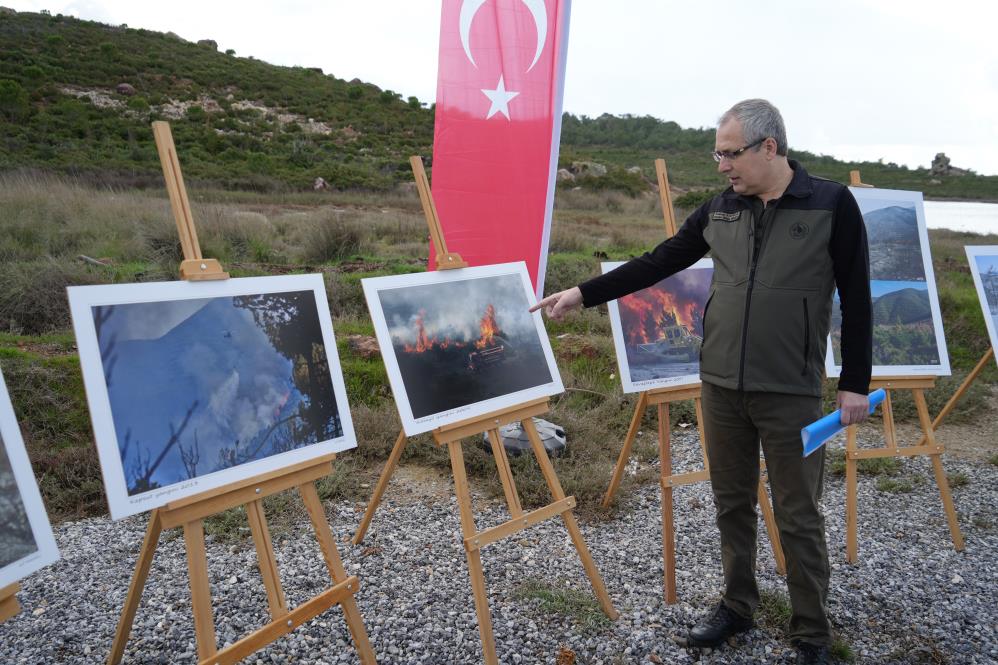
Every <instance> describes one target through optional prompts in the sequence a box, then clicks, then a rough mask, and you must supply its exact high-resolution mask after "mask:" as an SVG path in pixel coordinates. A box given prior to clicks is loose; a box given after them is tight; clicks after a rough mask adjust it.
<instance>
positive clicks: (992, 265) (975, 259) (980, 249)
mask: <svg viewBox="0 0 998 665" xmlns="http://www.w3.org/2000/svg"><path fill="white" fill-rule="evenodd" d="M964 249H965V250H966V251H967V260H968V261H969V262H970V274H971V275H973V276H974V286H976V287H977V297H978V298H980V300H981V311H983V312H984V325H985V326H987V328H988V337H989V338H990V339H991V348H992V349H993V350H994V351H995V357H996V358H998V245H976V246H971V245H968V246H966V247H964Z"/></svg>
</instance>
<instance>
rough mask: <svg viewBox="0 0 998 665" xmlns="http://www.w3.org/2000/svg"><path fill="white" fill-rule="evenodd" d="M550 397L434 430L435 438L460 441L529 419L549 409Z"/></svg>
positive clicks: (439, 442) (445, 440)
mask: <svg viewBox="0 0 998 665" xmlns="http://www.w3.org/2000/svg"><path fill="white" fill-rule="evenodd" d="M549 408H550V407H549V406H548V398H547V397H542V398H540V399H536V400H533V401H531V402H524V403H523V404H522V405H520V406H518V407H516V408H514V409H509V410H505V411H493V412H491V413H486V414H485V415H482V416H478V417H476V418H469V419H468V420H462V421H460V422H456V423H453V424H451V425H446V426H444V427H440V428H439V429H435V430H433V438H434V440H435V441H436V442H437V443H438V444H441V445H442V444H445V443H450V442H451V441H460V440H461V439H466V438H468V437H469V436H474V435H475V434H481V433H482V432H486V431H488V430H490V429H496V428H499V427H502V426H503V425H509V424H510V423H516V422H520V421H523V420H527V419H529V418H532V417H534V416H539V415H540V414H542V413H547V412H548V410H549Z"/></svg>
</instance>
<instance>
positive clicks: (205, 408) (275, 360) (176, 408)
mask: <svg viewBox="0 0 998 665" xmlns="http://www.w3.org/2000/svg"><path fill="white" fill-rule="evenodd" d="M303 278H305V279H303ZM307 278H315V279H312V280H309V279H307ZM250 279H253V280H255V281H254V282H253V283H255V284H259V285H260V287H258V288H259V289H260V290H254V291H253V292H246V289H247V287H246V286H245V284H240V282H241V281H242V280H229V281H228V284H223V283H219V284H218V285H217V286H215V287H214V288H215V289H216V291H218V290H222V291H224V290H225V288H226V287H227V286H229V285H231V286H232V287H233V289H235V290H230V291H229V292H228V293H232V294H233V295H215V296H213V297H204V298H190V297H169V295H166V294H164V292H169V291H170V289H171V288H177V289H181V290H190V288H191V287H190V285H186V286H185V285H183V284H182V283H168V284H160V285H156V286H158V287H159V288H160V290H161V292H160V293H158V294H155V295H150V294H148V293H147V294H145V295H144V297H143V299H142V300H141V301H138V302H136V301H129V300H130V299H128V298H122V299H121V300H122V301H120V302H117V303H114V302H113V297H114V296H113V295H111V296H110V297H109V296H108V295H107V294H112V292H111V291H107V292H103V293H104V295H103V298H101V297H100V294H101V293H102V292H101V291H99V289H102V288H106V289H110V288H112V287H79V289H80V290H81V292H82V289H85V288H89V289H91V290H90V291H87V292H86V293H88V294H90V299H91V300H96V301H97V302H102V304H94V303H90V304H89V305H88V306H86V307H85V308H84V306H83V305H82V304H80V303H77V306H78V311H79V312H80V314H81V315H80V316H77V315H76V313H75V312H74V323H76V325H77V327H78V332H77V338H78V340H79V339H81V338H84V336H81V334H80V328H82V327H83V326H84V325H86V323H89V324H90V330H89V331H88V332H89V335H88V336H85V337H92V338H93V344H94V346H96V349H93V348H89V349H88V348H87V347H88V346H89V345H88V344H87V343H86V342H85V341H81V342H80V351H81V359H83V358H84V357H86V359H87V361H88V362H87V365H85V378H86V376H87V373H89V375H90V378H91V381H92V382H91V383H88V384H87V391H88V396H91V393H93V395H92V396H91V397H92V398H91V413H92V414H93V415H94V418H95V431H96V432H97V433H98V450H99V452H100V453H101V458H102V464H103V463H104V459H105V458H110V456H111V455H114V456H115V457H116V458H117V459H116V460H114V462H115V463H114V464H110V463H108V464H104V469H105V480H107V478H108V476H109V475H110V476H114V477H115V478H116V483H115V484H117V485H120V486H121V487H122V489H123V490H124V493H125V494H126V495H127V497H129V498H134V499H135V500H136V501H153V499H152V498H141V497H169V499H173V498H177V496H176V495H175V494H174V495H172V496H171V494H173V493H174V492H175V491H179V488H183V489H185V490H191V492H193V491H194V490H195V489H197V487H198V485H202V482H201V479H202V478H206V477H207V478H209V479H212V480H210V481H208V482H218V483H221V480H220V477H221V476H222V474H225V475H224V478H225V481H226V482H235V481H237V480H242V479H243V478H244V477H250V476H252V475H256V474H259V473H264V472H266V471H270V470H273V469H276V468H281V466H282V465H286V464H290V463H293V462H295V461H300V459H301V458H302V457H306V458H307V457H308V456H315V455H314V454H312V453H310V452H308V449H310V448H313V447H318V446H317V444H321V443H326V442H341V441H343V440H344V439H345V437H344V419H347V420H348V419H349V414H348V413H346V401H345V398H344V399H338V398H337V393H336V390H335V389H334V378H333V376H334V371H333V370H334V369H335V375H336V380H337V381H338V382H339V383H342V378H341V376H340V375H339V367H338V363H335V360H336V359H335V354H336V349H335V346H333V345H332V343H331V339H332V331H331V328H330V330H329V335H328V336H326V335H325V334H324V330H323V324H322V321H321V319H320V313H319V310H318V303H320V302H321V304H322V305H323V306H325V293H324V290H322V288H321V277H317V276H311V275H308V276H295V277H284V278H280V279H284V280H289V281H290V282H291V283H294V284H296V285H297V286H298V288H299V290H287V291H270V290H266V288H267V285H268V282H267V281H266V280H270V279H276V278H250ZM296 280H297V281H296ZM306 283H307V284H308V286H312V285H314V284H316V283H317V284H318V285H319V289H320V292H321V293H322V295H321V297H322V301H320V300H319V299H318V297H317V295H316V291H315V290H313V289H311V288H308V287H307V286H306V287H304V288H303V284H306ZM170 284H180V286H178V287H171V286H170ZM127 286H135V285H127ZM149 286H152V285H149ZM240 286H241V287H242V290H239V289H236V287H240ZM147 288H148V287H147ZM70 296H71V300H73V299H74V298H76V299H78V300H79V299H81V298H79V297H77V296H78V294H77V292H76V291H75V290H71V294H70ZM109 301H112V302H111V304H103V303H108V302H109ZM83 312H86V314H88V315H89V316H86V314H83ZM323 315H324V316H325V317H327V318H328V313H326V310H325V309H324V312H323ZM87 318H89V321H86V320H85V319H87ZM326 325H327V327H328V322H327V323H326ZM329 354H332V355H333V361H334V363H333V367H332V368H331V363H330V355H329ZM95 384H97V385H96V386H95ZM104 396H106V402H105V401H104V399H103V398H104ZM105 405H106V407H105ZM105 408H106V411H105ZM101 417H103V418H104V419H109V420H110V423H111V424H112V425H113V426H111V427H107V429H106V431H105V430H104V429H102V428H100V427H98V418H101ZM344 447H350V446H344ZM326 452H334V451H326ZM296 454H297V456H295V455H296ZM315 454H318V452H316V453H315ZM292 457H293V459H292ZM270 460H273V461H270ZM109 462H110V459H109ZM202 489H204V487H202ZM112 494H113V493H112V492H111V491H110V490H109V493H108V496H109V503H111V504H112V514H115V512H116V511H126V510H130V509H131V506H134V505H135V504H134V503H132V504H129V503H128V502H117V501H115V500H114V499H112ZM157 500H158V499H157ZM118 514H120V512H119V513H118Z"/></svg>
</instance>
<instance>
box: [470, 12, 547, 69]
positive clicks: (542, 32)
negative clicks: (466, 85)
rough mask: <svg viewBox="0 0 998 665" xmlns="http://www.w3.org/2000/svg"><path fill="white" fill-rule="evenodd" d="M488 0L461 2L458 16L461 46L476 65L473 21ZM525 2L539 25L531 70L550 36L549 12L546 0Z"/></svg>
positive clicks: (535, 22) (536, 24) (537, 25)
mask: <svg viewBox="0 0 998 665" xmlns="http://www.w3.org/2000/svg"><path fill="white" fill-rule="evenodd" d="M486 2H487V0H464V2H462V3H461V13H460V15H459V18H458V27H459V29H460V32H461V46H463V47H464V54H465V55H466V56H468V60H469V61H470V62H471V64H473V65H474V66H475V67H478V63H477V62H475V56H473V55H472V54H471V22H472V21H474V20H475V14H477V13H478V10H479V9H481V8H482V5H484V4H485V3H486ZM522 2H523V4H525V5H526V6H527V9H528V10H530V15H531V16H533V17H534V25H535V26H536V27H537V48H536V50H535V51H534V59H533V61H531V63H530V66H529V67H527V71H528V72H529V71H530V70H531V69H533V68H534V65H536V64H537V61H538V60H540V57H541V53H543V52H544V43H545V42H546V41H547V37H548V13H547V8H546V7H545V6H544V0H522Z"/></svg>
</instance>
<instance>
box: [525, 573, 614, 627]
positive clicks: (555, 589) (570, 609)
mask: <svg viewBox="0 0 998 665" xmlns="http://www.w3.org/2000/svg"><path fill="white" fill-rule="evenodd" d="M513 595H514V597H515V598H518V599H520V600H533V601H537V607H538V609H539V610H540V611H541V612H545V613H550V614H560V615H562V616H565V617H568V618H570V619H572V621H574V623H575V625H576V626H577V627H578V629H579V631H580V632H581V633H582V634H584V635H595V634H598V633H601V632H603V631H604V630H606V629H608V628H609V627H610V619H608V618H607V616H606V615H605V614H604V613H603V610H602V609H600V606H599V603H598V602H597V601H596V599H595V598H593V596H592V595H590V594H588V593H585V592H582V591H579V590H577V589H573V588H571V587H567V586H560V585H555V584H551V583H550V582H545V581H544V580H541V579H537V578H529V579H527V580H525V581H523V582H522V583H521V584H520V585H519V586H518V587H516V589H515V590H514V592H513Z"/></svg>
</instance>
